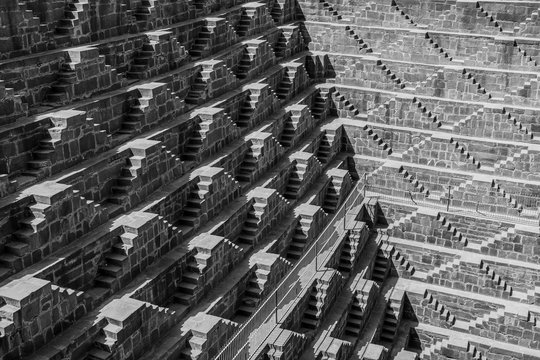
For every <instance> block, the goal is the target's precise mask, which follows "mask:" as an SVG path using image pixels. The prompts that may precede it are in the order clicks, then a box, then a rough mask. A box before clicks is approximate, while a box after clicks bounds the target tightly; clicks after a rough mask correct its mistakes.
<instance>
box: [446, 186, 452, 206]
mask: <svg viewBox="0 0 540 360" xmlns="http://www.w3.org/2000/svg"><path fill="white" fill-rule="evenodd" d="M451 190H452V185H448V199H446V211H449V210H450V191H451Z"/></svg>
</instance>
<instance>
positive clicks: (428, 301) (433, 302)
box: [422, 290, 456, 326]
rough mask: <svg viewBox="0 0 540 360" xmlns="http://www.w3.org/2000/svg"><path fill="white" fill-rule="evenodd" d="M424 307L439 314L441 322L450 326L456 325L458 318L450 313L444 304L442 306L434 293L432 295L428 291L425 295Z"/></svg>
mask: <svg viewBox="0 0 540 360" xmlns="http://www.w3.org/2000/svg"><path fill="white" fill-rule="evenodd" d="M422 303H423V304H424V303H425V305H424V306H427V307H429V308H430V309H431V310H433V311H435V312H436V313H438V314H439V317H440V320H441V321H444V322H446V323H447V325H448V326H453V325H454V324H455V323H456V317H455V316H454V315H452V314H451V313H450V311H448V309H446V308H445V306H444V305H443V304H441V303H440V302H439V301H438V300H437V299H436V298H435V297H434V296H433V294H432V293H430V292H429V291H428V290H426V292H425V293H424V301H423V302H422Z"/></svg>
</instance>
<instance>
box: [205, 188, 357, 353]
mask: <svg viewBox="0 0 540 360" xmlns="http://www.w3.org/2000/svg"><path fill="white" fill-rule="evenodd" d="M363 193H364V186H362V187H354V188H353V191H351V193H350V194H349V196H347V198H346V199H345V201H344V202H343V205H342V206H341V208H340V209H339V210H338V212H337V213H336V214H335V216H334V218H333V221H331V222H330V223H329V224H328V225H327V226H326V228H325V229H324V231H323V232H322V233H321V235H319V237H318V238H317V239H316V240H315V241H314V242H313V243H312V244H311V245H310V247H309V249H308V250H307V251H306V252H305V253H304V255H303V256H302V257H301V258H300V260H299V261H298V262H297V263H296V264H295V265H294V267H293V268H292V270H291V271H290V272H289V273H288V274H287V276H286V277H285V278H284V279H283V280H282V281H281V282H280V283H279V284H278V286H277V287H276V289H275V290H274V291H273V292H272V293H271V294H270V295H269V296H268V297H267V299H266V300H265V301H264V302H263V303H262V305H261V306H260V307H259V308H258V309H257V310H256V311H255V313H254V314H253V315H252V316H251V317H250V318H249V319H248V321H247V322H245V323H244V324H243V325H242V327H241V328H240V330H238V331H237V332H236V333H235V334H234V336H233V338H232V339H231V340H230V341H229V342H228V343H227V344H226V345H225V347H223V349H222V350H221V351H220V352H219V354H218V355H217V357H216V358H215V359H216V360H232V359H235V358H240V359H247V358H248V354H246V353H245V352H246V347H248V346H253V345H255V346H256V347H257V348H258V347H260V346H261V345H263V344H264V341H265V340H266V339H267V338H268V336H269V335H270V333H271V331H268V332H267V334H266V337H265V338H263V339H261V341H260V344H250V341H249V340H250V339H249V338H250V335H252V334H253V332H254V331H255V330H256V329H258V328H259V327H260V326H261V325H263V324H264V323H266V322H268V321H269V320H270V319H271V317H272V315H274V317H275V322H276V324H275V326H274V327H273V328H275V327H277V325H278V324H279V322H280V320H282V318H280V316H279V307H280V306H281V305H283V304H287V303H290V302H292V300H294V298H296V296H297V292H298V290H299V289H298V288H297V287H296V286H294V285H297V280H298V271H299V270H301V269H303V270H308V269H309V270H311V271H310V273H312V274H313V276H315V274H316V272H317V270H318V264H316V261H315V263H313V261H314V260H315V259H316V257H317V255H318V254H319V253H322V252H323V251H325V250H326V248H327V247H328V245H329V244H331V243H333V242H332V241H331V240H332V239H333V238H334V235H336V234H338V235H339V230H340V228H339V227H336V226H335V225H336V224H338V223H339V222H340V221H341V219H342V218H343V221H345V214H346V213H347V211H348V210H349V209H350V208H351V207H353V206H357V205H358V204H360V203H361V201H362V200H363V196H362V195H363ZM359 199H360V201H359ZM311 267H313V268H312V269H310V268H311ZM283 292H285V293H283ZM280 295H281V296H280ZM283 313H286V311H285V312H282V315H283ZM252 340H253V339H252Z"/></svg>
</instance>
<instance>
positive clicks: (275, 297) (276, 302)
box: [274, 291, 279, 324]
mask: <svg viewBox="0 0 540 360" xmlns="http://www.w3.org/2000/svg"><path fill="white" fill-rule="evenodd" d="M274 303H275V314H276V324H279V321H278V313H277V310H278V309H277V307H278V292H277V291H276V293H275V294H274Z"/></svg>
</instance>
